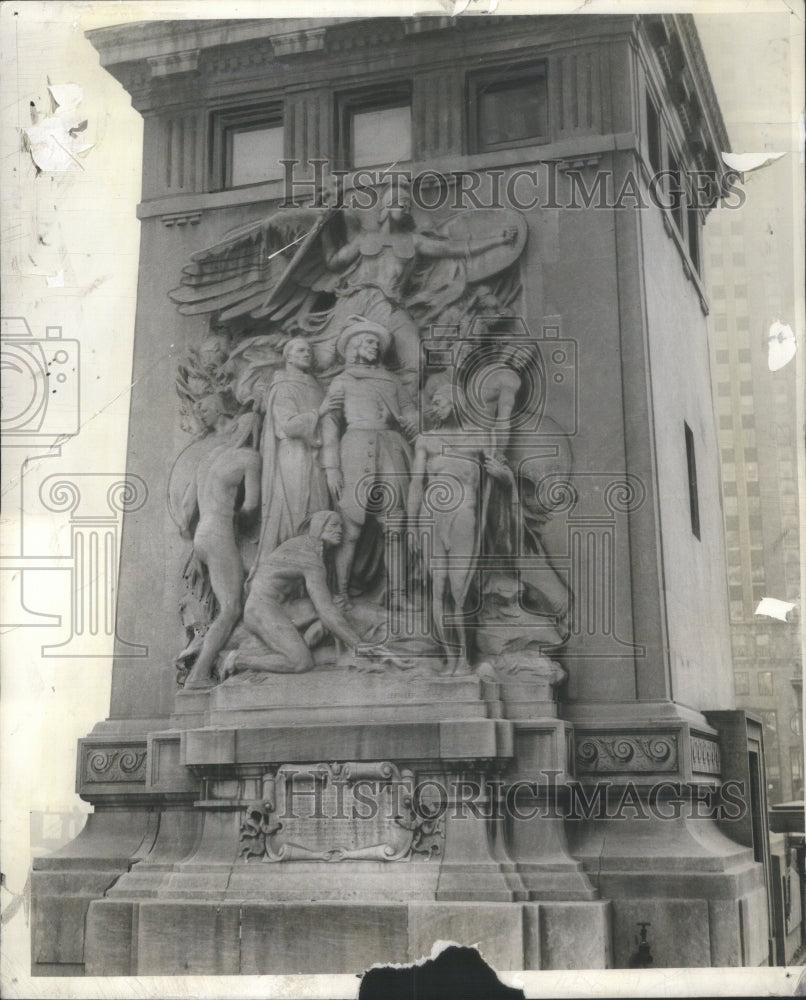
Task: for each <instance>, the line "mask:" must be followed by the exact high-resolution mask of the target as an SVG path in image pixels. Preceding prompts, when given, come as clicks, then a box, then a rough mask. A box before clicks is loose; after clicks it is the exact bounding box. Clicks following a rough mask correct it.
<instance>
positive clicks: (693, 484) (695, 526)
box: [683, 423, 700, 538]
mask: <svg viewBox="0 0 806 1000" xmlns="http://www.w3.org/2000/svg"><path fill="white" fill-rule="evenodd" d="M683 428H684V431H685V435H686V466H687V468H688V503H689V510H690V512H691V531H692V533H693V534H694V536H695V538H699V537H700V500H699V496H698V494H697V458H696V456H695V454H694V435H693V434H692V433H691V428H690V427H689V425H688V424H686V423H684V424H683Z"/></svg>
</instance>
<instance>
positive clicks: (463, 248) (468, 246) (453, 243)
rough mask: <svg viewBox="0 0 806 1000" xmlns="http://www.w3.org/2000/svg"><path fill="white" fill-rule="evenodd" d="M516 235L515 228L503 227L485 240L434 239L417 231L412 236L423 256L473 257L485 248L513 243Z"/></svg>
mask: <svg viewBox="0 0 806 1000" xmlns="http://www.w3.org/2000/svg"><path fill="white" fill-rule="evenodd" d="M517 235H518V231H517V230H516V229H505V230H504V231H503V232H502V233H501V234H500V235H498V236H491V237H490V238H489V239H486V240H474V239H467V240H435V239H434V238H433V237H431V236H423V235H421V234H420V233H418V234H417V235H416V236H415V237H414V246H415V247H416V249H417V252H418V253H420V254H421V255H422V256H423V257H437V258H448V257H473V256H475V255H476V254H479V253H484V252H485V251H486V250H493V249H494V248H495V247H502V246H505V245H506V244H507V243H514V242H515V240H516V238H517Z"/></svg>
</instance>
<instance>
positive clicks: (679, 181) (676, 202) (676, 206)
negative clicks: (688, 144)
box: [669, 150, 685, 236]
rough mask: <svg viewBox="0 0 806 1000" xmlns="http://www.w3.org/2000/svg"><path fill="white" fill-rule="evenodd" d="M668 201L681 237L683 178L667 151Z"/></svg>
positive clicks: (678, 165)
mask: <svg viewBox="0 0 806 1000" xmlns="http://www.w3.org/2000/svg"><path fill="white" fill-rule="evenodd" d="M669 201H670V203H671V206H672V216H673V217H674V222H675V225H676V226H677V231H678V233H680V235H681V236H682V235H683V233H684V232H685V230H684V228H683V177H682V175H681V173H680V164H679V163H678V162H677V158H676V157H675V155H674V153H673V152H672V151H671V150H669Z"/></svg>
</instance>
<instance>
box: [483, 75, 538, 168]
mask: <svg viewBox="0 0 806 1000" xmlns="http://www.w3.org/2000/svg"><path fill="white" fill-rule="evenodd" d="M469 110H470V126H471V134H472V136H473V140H474V141H473V145H474V147H475V150H476V152H484V151H485V150H492V149H504V148H506V147H508V146H526V145H529V144H530V143H535V142H544V141H545V140H546V139H547V138H548V86H547V79H546V64H545V63H537V64H533V65H531V66H523V67H520V68H517V67H516V68H513V67H508V68H507V69H501V70H497V71H495V72H491V73H485V74H483V75H480V76H477V77H475V78H474V79H473V81H472V83H471V89H470V95H469Z"/></svg>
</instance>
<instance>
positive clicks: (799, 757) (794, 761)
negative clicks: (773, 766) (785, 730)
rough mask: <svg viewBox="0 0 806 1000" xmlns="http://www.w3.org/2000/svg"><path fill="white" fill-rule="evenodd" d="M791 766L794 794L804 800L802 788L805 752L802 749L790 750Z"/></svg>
mask: <svg viewBox="0 0 806 1000" xmlns="http://www.w3.org/2000/svg"><path fill="white" fill-rule="evenodd" d="M789 766H790V768H791V769H792V784H793V786H794V792H795V794H796V795H798V796H799V797H800V798H803V790H802V788H801V785H802V783H803V750H802V749H801V747H790V748H789Z"/></svg>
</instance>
